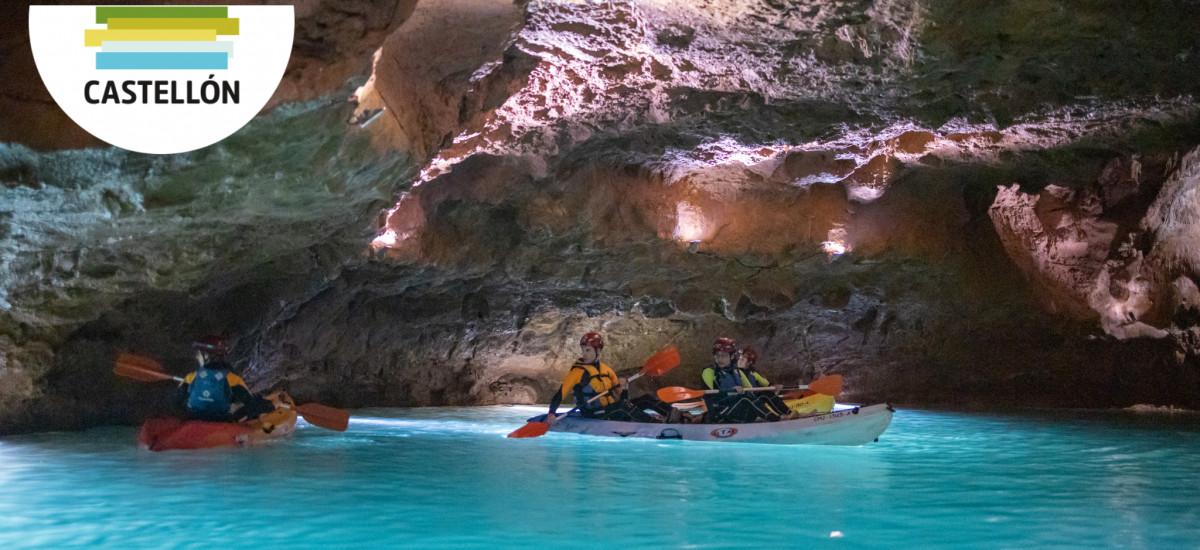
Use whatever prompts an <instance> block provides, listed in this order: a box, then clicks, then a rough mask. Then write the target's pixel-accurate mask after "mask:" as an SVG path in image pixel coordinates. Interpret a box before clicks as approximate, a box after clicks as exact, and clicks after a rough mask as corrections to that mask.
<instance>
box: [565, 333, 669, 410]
mask: <svg viewBox="0 0 1200 550" xmlns="http://www.w3.org/2000/svg"><path fill="white" fill-rule="evenodd" d="M603 349H604V338H602V337H601V336H600V335H599V334H597V333H595V332H589V333H587V334H584V335H583V338H580V339H579V355H580V357H579V358H578V359H576V360H575V363H574V364H573V365H571V368H570V370H568V371H567V375H566V376H565V377H564V378H563V383H562V386H560V387H559V388H558V391H557V392H555V393H554V397H553V398H551V399H550V412H549V413H548V414H547V415H546V421H547V422H549V423H551V424H553V423H554V421H555V420H556V419H557V417H556V416H555V414H556V412H557V411H558V406H559V405H561V404H562V402H563V401H564V400H565V399H567V398H568V397H574V398H575V407H576V408H578V409H579V413H580V414H582V415H583V416H584V417H585V418H599V419H602V420H621V421H627V422H654V421H655V419H654V418H653V417H651V416H650V415H648V414H646V413H645V411H642V410H641V409H639V408H637V407H636V406H634V405H633V404H632V403H630V402H629V392H628V389H627V388H626V381H625V379H624V378H618V377H617V374H616V373H615V372H613V370H612V368H611V367H609V366H608V365H606V364H604V363H601V362H600V351H601V350H603ZM597 396H599V397H597ZM593 398H595V399H593Z"/></svg>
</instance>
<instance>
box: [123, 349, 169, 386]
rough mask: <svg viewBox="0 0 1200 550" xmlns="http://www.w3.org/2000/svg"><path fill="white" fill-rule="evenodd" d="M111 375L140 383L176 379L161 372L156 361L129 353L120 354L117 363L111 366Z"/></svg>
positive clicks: (159, 365)
mask: <svg viewBox="0 0 1200 550" xmlns="http://www.w3.org/2000/svg"><path fill="white" fill-rule="evenodd" d="M113 373H114V374H116V375H117V376H124V377H126V378H132V379H134V380H139V381H142V382H158V381H160V380H175V379H176V378H175V377H174V376H171V375H169V374H167V373H165V372H163V371H162V365H161V364H159V362H158V361H155V360H153V359H150V358H149V357H142V356H139V355H133V354H129V353H122V354H120V355H118V356H117V361H116V363H114V364H113Z"/></svg>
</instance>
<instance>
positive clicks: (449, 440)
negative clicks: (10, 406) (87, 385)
mask: <svg viewBox="0 0 1200 550" xmlns="http://www.w3.org/2000/svg"><path fill="white" fill-rule="evenodd" d="M532 411H533V409H529V408H524V407H482V408H438V409H370V410H361V411H356V412H355V414H356V415H361V416H356V418H355V419H354V420H353V421H352V422H351V425H350V429H349V430H348V431H347V432H345V433H335V432H329V431H325V430H321V429H319V428H316V427H313V426H307V425H302V426H301V428H300V429H299V430H298V431H297V434H296V436H295V437H294V438H293V439H290V440H286V441H280V442H275V443H272V444H269V445H265V446H261V447H256V448H249V449H221V450H208V451H174V452H165V453H151V452H149V451H141V450H138V449H137V448H136V447H135V445H134V440H135V439H136V431H135V430H134V429H132V428H104V429H96V430H90V431H87V432H82V433H50V434H37V435H28V436H17V437H9V438H6V439H3V440H0V548H6V549H7V548H122V549H133V548H269V547H277V548H328V547H339V548H342V547H344V548H398V547H410V548H523V549H535V548H562V549H566V548H584V547H601V548H756V547H758V548H796V547H821V548H955V549H959V548H989V549H991V548H1021V549H1028V548H1148V549H1150V548H1153V549H1160V548H1198V547H1200V459H1198V455H1200V420H1198V419H1197V418H1196V417H1194V416H1188V417H1178V416H1177V417H1174V418H1172V417H1167V416H1133V415H1126V414H1121V413H1097V412H1089V413H1079V412H1056V413H1044V414H1042V413H1031V414H1021V415H1016V414H1012V415H1008V414H1004V415H1001V414H990V415H989V414H966V413H950V412H932V411H914V410H899V411H898V412H897V413H896V416H895V419H894V421H893V423H892V426H891V428H889V429H888V431H887V432H886V433H884V435H883V436H882V437H881V439H880V441H879V442H878V443H874V444H871V445H867V446H864V447H848V448H843V447H820V446H791V447H783V446H772V445H752V444H730V443H691V442H679V441H670V442H660V441H654V440H642V439H639V440H633V439H615V438H594V437H585V436H577V435H567V434H555V433H552V434H549V435H547V436H544V437H541V438H537V439H522V440H516V439H507V438H505V437H504V435H505V434H507V433H508V432H510V431H512V430H513V429H515V428H517V427H519V426H521V425H522V424H523V423H524V420H525V418H526V417H528V416H530V415H531V414H532ZM302 424H303V423H302Z"/></svg>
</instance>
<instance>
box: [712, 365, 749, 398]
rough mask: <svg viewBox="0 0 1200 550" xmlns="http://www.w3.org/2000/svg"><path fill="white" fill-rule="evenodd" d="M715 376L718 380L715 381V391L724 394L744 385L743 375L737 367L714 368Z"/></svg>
mask: <svg viewBox="0 0 1200 550" xmlns="http://www.w3.org/2000/svg"><path fill="white" fill-rule="evenodd" d="M710 368H711V369H713V374H714V375H716V379H715V380H713V389H715V390H721V392H723V393H728V392H732V391H733V388H735V387H737V386H741V385H742V373H741V371H739V370H738V369H737V367H733V366H729V367H724V368H722V367H718V366H715V365H714V366H712V367H710Z"/></svg>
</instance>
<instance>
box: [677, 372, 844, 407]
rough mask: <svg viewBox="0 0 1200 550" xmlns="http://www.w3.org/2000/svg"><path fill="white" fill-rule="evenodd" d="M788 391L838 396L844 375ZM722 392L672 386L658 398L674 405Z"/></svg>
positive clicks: (753, 389)
mask: <svg viewBox="0 0 1200 550" xmlns="http://www.w3.org/2000/svg"><path fill="white" fill-rule="evenodd" d="M774 389H775V388H774V387H773V386H772V387H766V388H744V389H743V390H742V391H765V390H774ZM788 389H789V390H812V391H814V392H817V393H823V394H825V395H837V394H839V393H842V375H840V374H834V375H830V376H824V377H821V378H818V379H816V380H813V381H812V382H810V383H809V384H808V385H807V386H800V387H798V388H788ZM720 392H721V390H689V389H687V388H684V387H680V386H671V387H669V388H663V389H661V390H658V398H659V399H662V400H663V401H665V402H667V403H674V402H676V401H683V400H684V399H695V398H697V397H700V396H703V395H708V394H710V393H720Z"/></svg>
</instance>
